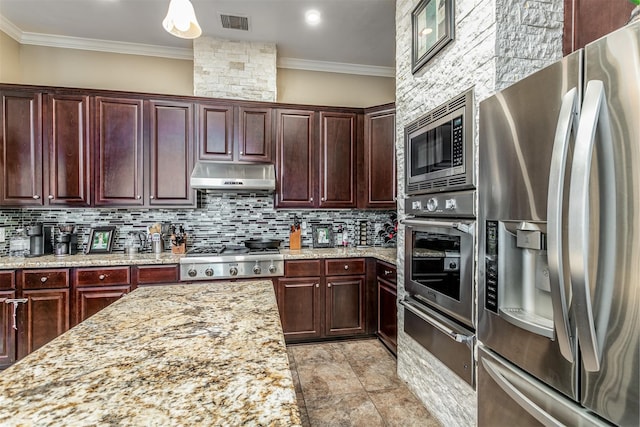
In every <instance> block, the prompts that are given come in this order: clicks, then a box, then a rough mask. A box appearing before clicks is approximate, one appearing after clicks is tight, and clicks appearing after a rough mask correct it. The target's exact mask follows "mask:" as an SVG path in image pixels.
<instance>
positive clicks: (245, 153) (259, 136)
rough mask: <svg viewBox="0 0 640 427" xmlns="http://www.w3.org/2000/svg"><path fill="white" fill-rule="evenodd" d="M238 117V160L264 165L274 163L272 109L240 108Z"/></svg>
mask: <svg viewBox="0 0 640 427" xmlns="http://www.w3.org/2000/svg"><path fill="white" fill-rule="evenodd" d="M238 115H239V131H238V160H240V161H244V162H264V163H270V162H271V161H273V156H272V154H271V150H272V146H273V142H272V138H271V109H270V108H245V107H240V108H239V109H238Z"/></svg>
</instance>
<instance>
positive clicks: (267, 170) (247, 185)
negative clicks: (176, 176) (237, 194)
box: [190, 162, 276, 191]
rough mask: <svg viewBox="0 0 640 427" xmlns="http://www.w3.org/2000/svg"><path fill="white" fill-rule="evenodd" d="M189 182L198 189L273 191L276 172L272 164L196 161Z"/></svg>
mask: <svg viewBox="0 0 640 427" xmlns="http://www.w3.org/2000/svg"><path fill="white" fill-rule="evenodd" d="M190 183H191V188H196V189H198V190H226V191H243V190H244V191H249V190H253V191H257V190H261V191H274V190H275V189H276V173H275V168H274V167H273V165H272V164H236V163H218V162H197V163H196V166H195V167H194V168H193V172H192V173H191V180H190Z"/></svg>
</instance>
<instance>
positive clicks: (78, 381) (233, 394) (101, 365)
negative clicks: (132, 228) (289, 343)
mask: <svg viewBox="0 0 640 427" xmlns="http://www.w3.org/2000/svg"><path fill="white" fill-rule="evenodd" d="M0 425H3V426H5V425H8V426H17V425H20V426H45V425H46V426H58V425H59V426H68V425H73V426H85V425H97V426H102V425H118V426H134V425H135V426H176V425H180V426H195V425H202V426H205V425H207V426H213V425H215V426H227V425H229V426H236V425H256V426H257V425H259V426H296V425H300V417H299V412H298V407H297V404H296V395H295V389H294V385H293V380H292V377H291V372H290V369H289V362H288V358H287V352H286V348H285V343H284V337H283V334H282V328H281V326H280V318H279V316H278V309H277V306H276V300H275V295H274V292H273V287H272V284H271V281H270V280H262V281H247V282H217V283H205V284H190V285H169V286H161V287H151V288H140V289H136V290H135V291H133V292H132V293H130V294H128V295H126V296H124V297H123V298H121V299H120V300H118V301H116V302H115V303H113V304H112V305H110V306H109V307H107V308H105V309H104V310H102V311H100V312H98V313H97V314H95V315H94V316H92V317H90V318H89V319H87V320H86V321H84V322H82V323H80V324H79V325H77V326H76V327H74V328H72V329H71V330H69V331H68V332H66V333H65V334H63V335H61V336H60V337H58V338H56V339H55V340H53V341H51V342H50V343H49V344H47V345H45V346H44V347H42V348H40V349H39V350H37V351H35V352H34V353H32V354H30V355H29V356H27V357H26V358H24V359H22V360H21V361H20V362H18V363H16V364H15V365H13V366H12V367H10V368H8V369H7V370H6V371H4V372H2V373H0Z"/></svg>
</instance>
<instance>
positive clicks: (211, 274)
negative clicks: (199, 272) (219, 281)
mask: <svg viewBox="0 0 640 427" xmlns="http://www.w3.org/2000/svg"><path fill="white" fill-rule="evenodd" d="M204 274H206V275H207V276H209V277H211V276H213V268H207V269H206V270H205V271H204Z"/></svg>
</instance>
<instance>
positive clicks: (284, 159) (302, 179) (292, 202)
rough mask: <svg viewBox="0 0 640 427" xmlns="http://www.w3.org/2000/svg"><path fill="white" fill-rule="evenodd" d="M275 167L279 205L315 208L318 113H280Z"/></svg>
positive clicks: (287, 111) (280, 206)
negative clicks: (315, 122) (316, 119)
mask: <svg viewBox="0 0 640 427" xmlns="http://www.w3.org/2000/svg"><path fill="white" fill-rule="evenodd" d="M276 117H277V121H276V122H277V140H276V168H277V172H276V173H277V186H278V188H277V197H276V206H277V207H279V208H293V207H297V208H312V207H314V205H315V204H314V197H317V196H315V194H314V189H315V187H316V185H315V180H314V176H315V171H316V161H317V160H316V155H315V154H314V150H315V147H316V145H315V144H314V141H315V126H314V121H315V113H314V112H313V111H297V110H279V111H278V112H277V115H276Z"/></svg>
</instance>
